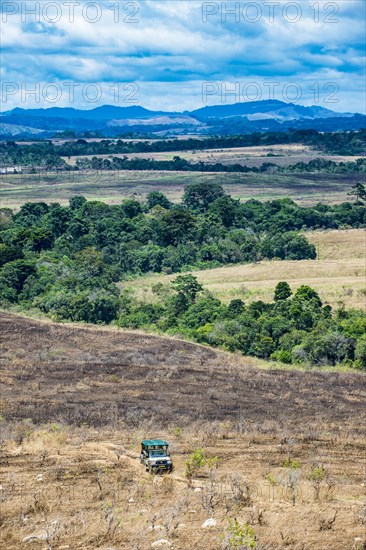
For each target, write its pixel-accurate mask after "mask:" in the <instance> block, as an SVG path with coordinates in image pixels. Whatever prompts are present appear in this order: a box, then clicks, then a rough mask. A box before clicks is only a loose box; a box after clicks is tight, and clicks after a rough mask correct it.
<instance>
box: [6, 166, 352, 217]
mask: <svg viewBox="0 0 366 550" xmlns="http://www.w3.org/2000/svg"><path fill="white" fill-rule="evenodd" d="M267 160H271V159H267ZM359 180H360V177H359V175H358V174H353V175H352V174H322V173H319V174H304V175H302V174H293V175H285V174H279V175H278V174H272V173H267V174H250V173H249V174H240V173H232V174H229V173H200V172H158V171H141V172H140V171H111V172H105V171H104V172H98V171H93V170H87V171H79V172H49V173H44V172H42V173H39V174H26V173H24V174H6V175H1V176H0V200H1V206H2V207H8V208H13V209H15V210H18V209H19V208H20V206H21V205H22V204H24V203H25V202H36V201H45V202H48V203H50V202H59V203H60V204H67V203H68V201H69V199H70V198H71V197H72V196H74V195H84V196H85V197H86V198H87V199H88V200H102V201H104V202H106V203H108V204H120V203H121V201H122V200H123V199H125V198H131V197H134V198H137V199H138V200H141V201H142V200H144V199H145V197H146V195H147V194H148V193H149V192H150V191H161V192H163V193H165V194H166V195H167V197H168V198H169V199H170V200H171V201H173V202H178V201H180V200H181V198H182V195H183V192H184V188H185V186H186V185H188V184H190V183H197V182H208V183H218V184H220V185H222V186H223V187H224V189H225V191H226V192H227V193H229V194H230V195H232V196H233V197H235V198H239V199H241V200H243V201H246V200H249V199H251V198H255V199H258V200H272V199H278V198H284V197H290V198H292V199H293V200H295V201H296V202H297V203H299V204H300V205H303V206H308V205H313V204H316V203H318V202H323V203H324V204H335V203H340V202H343V201H349V199H350V197H349V196H348V193H349V191H350V190H351V188H352V186H353V185H355V183H357V182H358V181H359Z"/></svg>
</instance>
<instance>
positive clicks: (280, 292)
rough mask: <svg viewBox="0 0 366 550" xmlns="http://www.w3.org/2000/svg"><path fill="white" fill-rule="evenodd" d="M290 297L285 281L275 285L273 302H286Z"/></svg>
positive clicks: (289, 290) (290, 293) (288, 287)
mask: <svg viewBox="0 0 366 550" xmlns="http://www.w3.org/2000/svg"><path fill="white" fill-rule="evenodd" d="M291 295H292V290H291V288H290V285H289V284H288V283H287V282H286V281H281V282H279V283H278V284H277V286H276V288H275V292H274V299H275V302H278V301H279V300H287V298H290V296H291Z"/></svg>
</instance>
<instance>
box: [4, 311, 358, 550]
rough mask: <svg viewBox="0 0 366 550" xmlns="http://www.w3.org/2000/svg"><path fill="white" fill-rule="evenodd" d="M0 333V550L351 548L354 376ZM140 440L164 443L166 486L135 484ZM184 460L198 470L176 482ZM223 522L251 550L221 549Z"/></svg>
mask: <svg viewBox="0 0 366 550" xmlns="http://www.w3.org/2000/svg"><path fill="white" fill-rule="evenodd" d="M0 318H1V324H2V331H1V333H0V344H1V381H2V387H1V409H2V412H1V415H2V416H1V423H0V430H1V431H0V435H1V449H0V452H1V455H0V459H1V464H0V468H1V510H0V511H1V520H0V521H1V535H0V536H1V539H0V547H1V548H4V549H5V548H6V549H9V550H18V549H28V548H29V549H42V550H43V549H55V550H56V549H58V550H61V549H63V550H66V549H70V550H71V549H72V550H74V549H103V550H107V549H112V548H113V549H115V550H145V549H146V550H148V549H151V548H152V549H153V548H171V549H175V550H191V549H192V550H203V549H204V550H220V549H227V548H237V549H239V548H241V549H244V548H256V549H257V550H289V549H291V550H363V549H364V548H365V544H366V532H365V526H366V500H365V483H366V433H365V425H366V385H365V376H364V375H363V374H362V373H360V372H356V371H355V372H324V371H323V372H322V371H319V370H310V371H282V370H271V369H267V370H262V369H257V368H255V367H254V366H253V363H252V362H251V360H250V359H248V358H244V357H240V356H237V355H233V354H227V353H224V352H220V351H216V350H212V349H209V348H205V347H202V346H197V345H194V344H191V343H187V342H183V341H180V340H176V339H172V338H159V337H156V336H149V335H144V334H139V333H133V332H122V331H120V332H118V331H117V330H113V329H108V328H102V327H100V328H89V327H84V328H81V327H75V326H72V325H57V324H53V323H45V322H39V321H34V320H30V319H27V318H23V317H19V316H15V315H12V314H9V313H2V314H1V317H0ZM146 436H149V437H152V436H158V437H164V438H166V439H168V440H169V442H170V443H171V452H172V457H173V460H174V463H175V471H174V473H173V474H172V475H168V476H163V477H161V476H150V475H149V474H147V473H145V471H144V468H143V467H142V466H141V465H140V464H139V461H138V460H137V456H138V452H139V442H140V440H141V439H142V438H143V437H146ZM197 448H202V449H203V452H204V453H205V455H206V456H207V458H208V459H210V458H211V459H212V460H209V461H208V462H207V463H206V465H204V466H203V467H202V468H199V469H197V470H196V471H195V472H194V475H193V476H192V477H190V478H189V479H187V477H186V467H185V463H186V461H187V459H189V456H190V453H191V452H192V451H193V450H194V449H197ZM215 457H216V458H217V460H216V458H215ZM234 518H236V519H237V521H238V522H239V524H241V525H243V526H244V525H247V526H249V527H250V529H251V530H252V531H251V533H252V536H251V539H252V542H251V544H252V545H251V546H249V541H247V543H248V544H247V545H244V544H242V545H236V546H235V545H233V544H234V543H233V544H232V545H231V546H228V545H227V542H228V539H229V538H230V537H229V520H231V521H234ZM208 519H211V520H212V521H211V524H212V526H211V528H203V524H204V522H206V520H208ZM163 541H165V542H163Z"/></svg>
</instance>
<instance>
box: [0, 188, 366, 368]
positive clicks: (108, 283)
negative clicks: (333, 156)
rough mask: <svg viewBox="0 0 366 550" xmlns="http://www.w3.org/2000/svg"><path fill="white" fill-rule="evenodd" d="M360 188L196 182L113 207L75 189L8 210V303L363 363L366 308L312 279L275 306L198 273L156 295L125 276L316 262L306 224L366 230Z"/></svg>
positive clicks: (4, 300)
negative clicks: (251, 192)
mask: <svg viewBox="0 0 366 550" xmlns="http://www.w3.org/2000/svg"><path fill="white" fill-rule="evenodd" d="M356 187H357V188H356V189H355V191H354V194H355V196H356V198H357V200H356V201H354V202H347V203H343V204H339V205H334V206H327V205H324V204H318V205H315V206H314V207H307V208H303V207H299V206H298V205H296V203H295V202H293V201H292V200H290V199H280V200H272V201H267V202H259V201H256V200H250V201H247V202H245V203H240V201H238V200H235V199H233V198H231V197H230V196H229V195H227V194H225V192H224V190H223V188H222V187H221V186H220V185H217V184H216V185H214V184H207V183H197V184H191V185H188V186H187V187H186V188H185V192H184V196H183V199H182V202H181V203H180V204H176V205H175V204H172V203H171V202H170V201H169V200H168V199H167V197H166V196H165V195H164V194H162V193H160V192H158V191H153V192H151V193H150V194H149V195H148V196H147V199H146V201H145V202H144V203H141V202H139V201H137V200H133V199H127V200H124V201H122V202H121V204H119V205H114V206H110V205H107V204H105V203H103V202H99V201H87V200H86V199H85V198H84V197H82V196H75V197H73V198H72V199H71V200H70V202H69V205H68V206H60V205H59V204H57V203H55V204H50V205H48V204H46V203H43V202H39V203H26V204H24V205H23V206H22V207H21V209H20V211H19V212H17V213H15V214H14V213H13V212H12V211H11V210H10V209H1V211H0V214H1V215H0V304H1V307H3V308H5V309H6V308H12V307H17V308H20V309H23V310H29V309H36V310H38V311H41V312H43V313H45V314H46V315H49V316H51V317H53V318H55V319H57V320H71V321H81V322H90V323H117V324H119V325H120V326H122V327H128V328H148V329H154V330H161V331H162V332H168V333H174V334H180V335H184V336H185V337H188V338H190V339H193V340H197V341H199V342H205V343H209V344H211V345H216V346H220V347H223V348H225V349H229V350H231V351H235V350H238V351H240V352H242V353H245V354H249V355H255V356H258V357H264V358H269V357H271V358H272V359H275V360H280V361H282V362H293V361H298V360H299V361H300V360H301V361H309V362H310V363H325V364H334V363H338V362H344V361H346V362H348V363H350V364H352V365H355V366H361V367H364V366H366V365H364V364H363V363H362V361H363V360H364V359H362V357H363V355H362V353H363V351H362V350H364V351H365V346H366V343H365V336H364V335H365V328H366V324H365V323H366V317H365V314H364V313H363V312H361V311H356V310H353V311H345V310H344V309H340V310H339V311H337V312H336V313H333V312H332V310H331V308H330V306H328V305H325V306H323V305H322V303H321V301H320V298H319V296H318V295H317V294H316V292H315V291H314V290H312V289H310V288H308V287H301V288H300V289H297V291H296V292H295V293H294V294H292V291H291V289H290V288H289V287H288V285H287V284H285V283H284V282H283V283H281V284H280V285H278V286H277V288H276V290H275V301H274V303H269V304H265V303H263V302H255V303H254V304H250V305H246V304H244V303H243V302H241V300H234V301H233V302H232V303H231V304H230V305H229V306H226V305H224V304H222V303H221V302H220V301H219V300H217V299H215V298H214V297H212V296H211V295H209V294H208V293H207V292H206V293H205V292H204V290H203V289H202V287H201V286H200V285H199V284H198V282H197V281H196V280H194V278H192V276H191V275H179V276H178V278H177V279H176V280H175V282H174V283H173V285H172V286H171V288H170V289H166V288H164V287H163V288H160V287H159V286H158V287H157V288H155V289H154V292H155V294H156V302H154V303H152V304H146V303H139V302H138V301H136V299H135V298H134V297H133V296H131V295H129V294H128V293H126V292H125V291H122V292H121V289H120V282H121V281H122V282H123V281H127V280H131V279H132V280H133V278H134V277H136V276H139V275H142V274H144V273H180V272H181V273H183V272H187V271H191V270H192V269H205V268H211V267H217V266H220V265H227V264H235V263H245V262H251V263H255V262H259V261H261V260H263V259H268V260H271V259H277V260H295V261H296V260H302V259H315V258H316V250H315V247H314V245H312V244H310V243H309V242H308V241H307V239H306V238H305V236H304V235H303V234H302V230H306V229H307V230H308V229H342V228H351V227H352V228H360V227H365V225H366V208H365V205H364V202H363V201H364V199H365V197H366V193H365V190H364V187H363V186H362V185H360V184H358V185H357V186H356ZM362 199H363V200H362ZM320 341H321V342H322V344H321V343H320ZM360 342H361V343H360ZM299 346H300V347H299ZM359 346H361V347H359ZM362 346H364V347H362ZM320 350H321V351H320ZM360 350H361V351H360Z"/></svg>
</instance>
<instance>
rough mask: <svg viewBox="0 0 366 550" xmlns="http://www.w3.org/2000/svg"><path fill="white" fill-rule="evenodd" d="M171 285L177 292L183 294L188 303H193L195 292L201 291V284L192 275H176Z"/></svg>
mask: <svg viewBox="0 0 366 550" xmlns="http://www.w3.org/2000/svg"><path fill="white" fill-rule="evenodd" d="M172 285H173V288H174V290H175V291H176V292H177V294H180V295H182V296H185V297H186V298H187V301H188V302H189V303H193V302H194V301H195V299H196V296H197V294H198V293H199V292H202V291H203V286H202V285H201V284H200V283H199V282H198V279H197V277H194V276H193V275H178V277H177V278H176V279H174V281H172Z"/></svg>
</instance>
